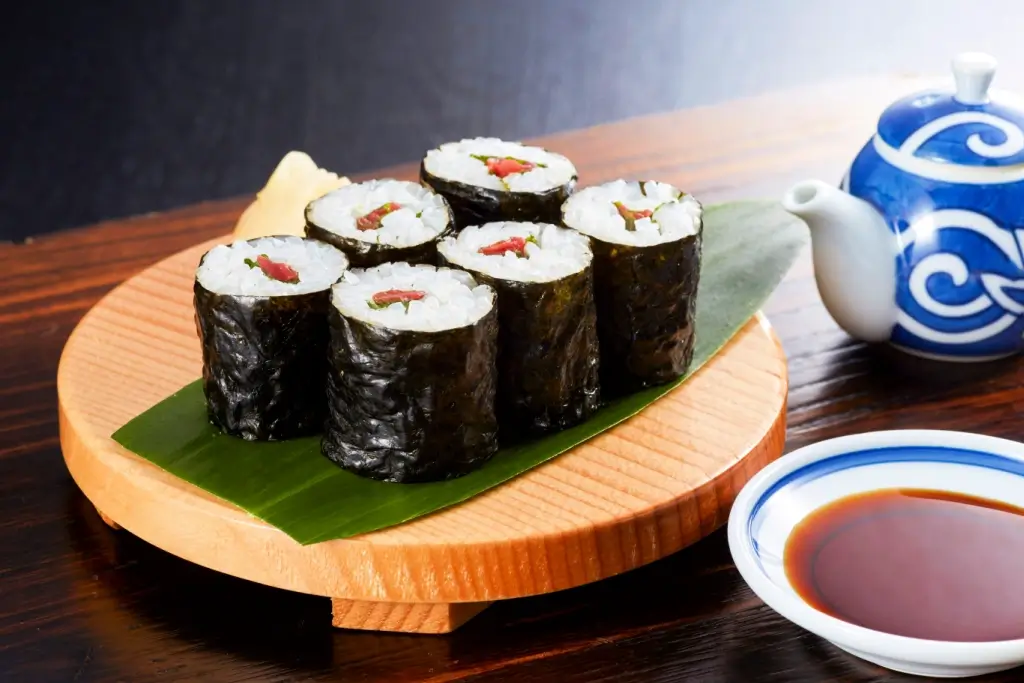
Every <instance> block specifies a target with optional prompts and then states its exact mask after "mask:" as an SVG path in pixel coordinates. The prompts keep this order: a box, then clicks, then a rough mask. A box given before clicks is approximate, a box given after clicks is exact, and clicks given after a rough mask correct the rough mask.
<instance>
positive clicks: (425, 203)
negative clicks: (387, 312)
mask: <svg viewBox="0 0 1024 683" xmlns="http://www.w3.org/2000/svg"><path fill="white" fill-rule="evenodd" d="M305 213H306V228H305V230H306V236H307V237H311V238H313V239H317V240H320V241H322V242H327V243H328V244H332V245H334V246H335V247H337V248H338V249H341V250H342V251H343V252H345V255H346V256H347V257H348V259H349V261H350V263H351V265H352V267H353V268H370V267H372V266H377V265H380V264H381V263H384V262H387V261H405V262H406V263H428V264H431V265H432V264H433V263H434V262H435V260H436V259H437V246H436V244H437V240H438V239H439V238H441V237H443V236H444V235H447V234H448V233H450V232H451V231H452V230H453V229H454V225H455V224H454V221H453V220H452V212H451V209H450V208H449V206H448V202H446V201H445V199H444V197H442V196H440V195H439V194H437V193H435V192H434V191H432V190H431V189H430V188H428V187H423V186H422V185H419V184H417V183H413V182H409V181H405V180H391V179H383V180H369V181H367V182H364V183H356V184H353V185H346V186H345V187H342V188H339V189H337V190H332V191H331V192H328V193H327V194H325V195H323V196H322V197H319V198H317V199H314V200H313V201H312V202H310V203H309V204H308V205H307V206H306V212H305Z"/></svg>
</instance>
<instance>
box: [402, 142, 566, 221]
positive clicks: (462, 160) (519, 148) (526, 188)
mask: <svg viewBox="0 0 1024 683" xmlns="http://www.w3.org/2000/svg"><path fill="white" fill-rule="evenodd" d="M420 181H421V182H422V183H423V184H424V185H427V186H429V187H432V188H433V189H434V190H435V191H436V192H438V193H440V194H442V195H444V197H445V199H447V200H448V203H449V204H450V205H451V207H452V211H453V213H454V214H455V226H456V230H462V229H464V228H465V227H466V226H469V225H482V224H484V223H490V222H495V221H536V222H539V223H558V222H559V221H560V220H561V213H560V211H561V206H562V203H563V202H564V201H565V200H566V198H568V197H569V195H571V194H572V192H573V190H574V189H575V188H576V167H575V166H573V164H572V162H571V161H569V160H568V159H567V158H565V157H564V156H562V155H561V154H556V153H554V152H549V151H548V150H546V149H543V148H541V147H530V146H527V145H523V144H520V143H518V142H506V141H504V140H499V139H497V138H474V139H465V140H460V141H459V142H449V143H445V144H443V145H441V146H440V147H438V148H437V149H432V150H430V151H429V152H427V155H426V156H425V157H424V159H423V161H422V163H421V164H420Z"/></svg>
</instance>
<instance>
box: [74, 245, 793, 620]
mask: <svg viewBox="0 0 1024 683" xmlns="http://www.w3.org/2000/svg"><path fill="white" fill-rule="evenodd" d="M223 241H226V238H225V239H221V240H214V241H212V242H208V243H205V244H201V245H197V246H196V247H194V248H191V249H187V250H185V251H183V252H181V253H179V254H177V255H175V256H172V257H170V258H168V259H166V260H164V261H162V262H160V263H158V264H156V265H155V266H152V267H151V268H149V269H148V270H146V271H144V272H143V273H141V274H139V275H137V276H135V277H133V278H131V279H130V280H128V281H127V282H125V283H124V284H123V285H121V286H119V287H118V288H117V289H115V290H114V291H113V292H111V293H110V294H109V295H107V296H106V297H105V298H104V299H102V300H101V301H100V302H99V303H98V304H97V305H96V306H95V307H94V308H93V309H92V310H91V311H90V312H89V313H88V314H87V315H86V316H85V317H84V318H83V319H82V321H81V323H80V324H79V325H78V327H77V328H76V329H75V331H74V332H73V334H72V335H71V337H70V338H69V339H68V342H67V344H66V346H65V347H64V352H63V354H62V357H61V362H60V369H59V371H58V378H57V386H58V394H59V410H60V440H61V446H62V449H63V452H64V458H65V461H66V463H67V466H68V469H69V470H70V472H71V475H72V476H73V478H74V480H75V482H76V483H77V484H78V486H79V487H80V488H81V489H82V491H83V492H84V494H85V495H86V496H87V497H88V498H89V500H90V501H91V502H92V503H93V505H95V506H96V508H97V510H98V511H99V512H100V515H101V516H102V517H103V519H104V520H105V521H106V522H107V523H108V524H110V525H111V526H112V527H114V528H124V529H126V530H127V531H129V532H131V533H133V534H135V535H136V536H138V537H140V538H142V539H144V540H146V541H147V542H149V543H151V544H153V545H155V546H157V547H160V548H162V549H164V550H166V551H167V552H170V553H173V554H174V555H177V556H179V557H182V558H184V559H186V560H189V561H191V562H195V563H197V564H200V565H203V566H206V567H209V568H211V569H215V570H217V571H221V572H225V573H227V574H231V575H234V576H238V577H241V578H245V579H249V580H251V581H257V582H259V583H263V584H267V585H271V586H276V587H279V588H284V589H288V590H293V591H299V592H302V593H310V594H314V595H322V596H326V597H330V598H332V605H333V610H334V624H335V626H338V627H343V628H358V629H373V630H384V631H403V632H418V633H445V632H448V631H451V630H453V629H455V628H457V627H458V626H459V625H460V624H462V623H463V622H465V621H466V620H468V619H470V618H471V617H473V616H474V615H475V614H477V613H479V612H480V611H481V610H482V609H484V608H485V607H486V606H487V605H488V604H490V602H492V601H494V600H505V599H509V598H516V597H522V596H527V595H534V594H538V593H548V592H552V591H557V590H562V589H565V588H571V587H573V586H578V585H581V584H585V583H589V582H592V581H597V580H599V579H603V578H606V577H609V576H613V575H615V574H619V573H621V572H624V571H627V570H629V569H633V568H635V567H638V566H641V565H644V564H647V563H649V562H652V561H654V560H657V559H658V558H661V557H664V556H666V555H668V554H670V553H674V552H676V551H678V550H680V549H681V548H684V547H686V546H688V545H690V544H692V543H694V542H695V541H697V540H699V539H701V538H702V537H704V536H706V535H707V534H709V533H711V532H712V531H714V530H715V529H717V528H718V527H720V526H721V525H722V524H723V523H724V522H725V521H726V518H727V515H728V512H729V509H730V506H731V505H732V502H733V500H734V498H735V496H736V494H737V493H738V491H739V489H740V488H741V487H742V486H743V484H744V483H746V482H747V480H748V479H749V478H750V477H751V476H753V474H754V473H755V472H757V471H758V470H759V469H760V468H762V467H763V466H765V465H766V464H768V463H769V462H770V461H772V460H774V459H775V458H777V457H778V456H779V455H780V454H781V453H782V449H783V444H784V440H785V427H786V425H785V407H786V395H787V387H788V380H787V374H786V358H785V355H784V353H783V351H782V347H781V345H780V344H779V341H778V339H777V338H776V336H775V334H774V332H773V331H772V329H771V327H770V326H769V325H768V322H767V320H766V319H765V318H764V317H763V316H761V315H760V314H759V315H758V316H757V317H755V318H754V319H753V320H751V321H750V322H749V323H748V324H747V325H746V327H745V328H744V329H743V330H742V331H741V332H739V333H738V334H737V335H736V337H734V338H733V340H732V341H731V342H730V344H729V345H728V346H727V347H726V348H725V349H723V350H722V351H721V352H720V353H719V354H718V355H717V356H715V357H714V358H713V359H712V360H711V361H710V362H709V363H708V364H707V365H706V366H705V367H704V368H702V369H701V370H700V371H699V372H698V373H697V374H696V375H694V377H692V378H691V379H690V380H689V381H688V382H686V383H685V384H684V385H682V386H681V387H679V388H678V389H676V390H674V391H672V392H671V393H669V394H667V395H666V396H664V397H663V398H661V399H660V400H658V401H657V402H655V403H654V404H652V405H650V406H649V407H647V408H646V409H645V410H644V411H643V412H642V413H640V414H639V415H637V416H635V417H633V418H631V419H629V420H627V421H626V422H623V423H622V424H620V425H618V426H616V427H614V428H613V429H611V430H609V431H607V432H605V433H603V434H601V435H599V436H597V437H595V438H593V439H591V440H590V441H588V442H586V443H585V444H582V445H580V446H578V447H576V448H575V449H573V450H571V451H569V452H567V453H565V454H563V455H561V456H559V457H557V458H555V459H553V460H551V461H550V462H548V463H546V464H544V465H542V466H540V467H537V468H535V469H534V470H531V471H530V472H528V473H526V474H524V475H521V476H519V477H517V478H516V479H513V480H512V481H510V482H507V483H506V484H504V485H502V486H499V487H497V488H495V489H492V490H490V491H488V492H486V493H484V494H481V495H479V496H477V497H475V498H473V499H471V500H469V501H467V502H465V503H462V504H460V505H457V506H455V507H452V508H449V509H447V510H443V511H440V512H437V513H434V514H432V515H428V516H426V517H423V518H420V519H418V520H415V521H413V522H409V523H406V524H403V525H401V526H397V527H392V528H390V529H386V530H382V531H378V532H374V533H371V534H365V535H363V536H359V537H355V538H351V539H342V540H334V541H328V542H324V543H318V544H315V545H310V546H302V545H299V544H298V543H296V542H295V541H293V540H292V539H291V538H289V537H288V536H287V535H285V534H284V533H283V532H281V531H279V530H277V529H276V528H274V527H271V526H270V525H268V524H265V523H263V522H262V521H260V520H258V519H256V518H254V517H252V516H251V515H249V514H248V513H246V512H245V511H243V510H241V509H239V508H237V507H235V506H234V505H231V504H229V503H226V502H224V501H223V500H221V499H219V498H216V497H214V496H212V495H210V494H208V493H206V492H204V491H202V490H200V489H198V488H196V487H194V486H192V485H190V484H188V483H185V482H184V481H182V480H180V479H178V478H176V477H174V476H173V475H171V474H169V473H167V472H165V471H163V470H161V469H160V468H158V467H156V466H155V465H153V464H151V463H149V462H148V461H146V460H143V459H142V458H139V457H137V456H135V455H134V454H132V453H130V452H128V451H127V450H125V449H124V448H122V447H121V446H120V445H118V444H117V443H115V442H114V441H113V440H111V438H110V435H111V434H112V433H113V432H114V431H115V430H116V429H118V428H119V427H121V426H122V425H123V424H124V423H126V422H127V421H129V420H130V419H131V418H133V417H135V416H136V415H138V414H139V413H141V412H143V411H144V410H146V409H147V408H149V407H151V406H152V405H154V404H156V403H158V402H159V401H160V400H162V399H164V398H165V397H167V396H168V395H169V394H171V393H173V392H174V391H176V390H177V389H180V388H181V387H182V386H184V385H185V384H188V383H189V382H191V381H193V380H195V379H196V378H197V377H199V376H200V375H201V370H202V362H201V356H200V347H199V342H198V339H197V338H196V331H195V324H194V322H193V309H192V278H193V275H194V272H195V267H196V264H197V263H198V260H199V257H200V255H201V254H202V253H203V252H205V251H206V250H207V249H209V248H210V247H211V246H213V245H214V244H216V243H219V242H223ZM241 476H244V473H242V474H241Z"/></svg>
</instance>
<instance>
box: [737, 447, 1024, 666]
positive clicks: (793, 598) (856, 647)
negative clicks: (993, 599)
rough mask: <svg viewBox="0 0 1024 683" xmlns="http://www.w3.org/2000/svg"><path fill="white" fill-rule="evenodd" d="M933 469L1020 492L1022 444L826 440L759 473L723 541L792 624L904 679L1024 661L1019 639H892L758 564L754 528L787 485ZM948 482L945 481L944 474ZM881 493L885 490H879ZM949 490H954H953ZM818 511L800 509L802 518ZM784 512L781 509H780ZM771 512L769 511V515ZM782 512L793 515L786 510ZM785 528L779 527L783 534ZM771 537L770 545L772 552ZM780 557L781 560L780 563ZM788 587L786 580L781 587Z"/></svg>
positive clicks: (741, 569) (740, 498) (743, 573)
mask: <svg viewBox="0 0 1024 683" xmlns="http://www.w3.org/2000/svg"><path fill="white" fill-rule="evenodd" d="M904 463H910V464H911V466H912V465H913V463H934V464H935V465H936V466H937V468H936V469H938V468H939V467H948V466H954V467H956V466H965V467H970V468H976V469H979V470H984V471H988V472H989V473H990V475H994V474H995V473H1001V474H1005V475H1011V476H1012V477H1014V478H1017V477H1020V478H1021V481H1022V486H1024V444H1021V443H1018V442H1015V441H1010V440H1007V439H1000V438H996V437H989V436H982V435H977V434H969V433H965V432H953V431H944V430H893V431H881V432H870V433H865V434H857V435H851V436H844V437H839V438H835V439H829V440H826V441H822V442H819V443H816V444H813V445H810V446H806V447H804V448H801V449H798V450H796V451H793V452H792V453H790V454H788V455H786V456H783V457H782V458H780V459H779V460H776V461H775V462H773V463H771V464H770V465H768V466H767V467H765V468H764V469H762V470H761V471H760V472H758V473H757V474H756V475H755V476H754V477H753V478H752V479H751V480H750V481H749V482H748V483H747V484H746V486H744V487H743V489H742V490H741V491H740V493H739V495H738V496H737V498H736V501H735V502H734V504H733V508H732V511H731V512H730V515H729V522H728V542H729V549H730V552H731V553H732V556H733V559H734V561H735V563H736V567H737V569H738V570H739V572H740V574H741V576H742V577H743V579H744V581H745V582H746V583H747V585H748V586H750V588H751V590H753V591H754V593H755V594H756V595H757V596H758V597H760V598H761V599H762V600H763V601H764V602H765V603H766V604H767V605H768V606H769V607H771V608H772V609H773V610H775V611H776V612H778V613H779V614H781V615H782V616H783V617H785V618H787V619H789V620H790V621H792V622H793V623H795V624H796V625H798V626H800V627H802V628H804V629H806V630H808V631H810V632H812V633H814V634H816V635H818V636H820V637H822V638H825V639H826V640H829V641H831V642H832V643H834V644H835V645H837V646H838V647H840V648H842V649H844V650H847V651H849V652H851V653H853V654H855V655H857V656H859V657H862V658H864V659H868V660H869V661H874V662H876V663H879V664H881V665H883V666H886V667H888V668H891V669H896V670H900V671H906V672H908V673H922V672H928V674H927V675H938V676H967V675H977V674H978V673H985V672H992V671H998V670H1003V669H1008V668H1012V667H1015V666H1018V665H1020V664H1022V663H1024V639H1018V640H1004V641H989V642H946V641H935V640H925V639H919V638H910V637H906V636H896V635H892V634H888V633H883V632H879V631H875V630H872V629H868V628H865V627H862V626H858V625H855V624H852V623H849V622H846V621H843V620H841V619H837V618H835V617H832V616H830V615H828V614H825V613H823V612H820V611H818V610H816V609H814V608H813V607H811V606H810V605H808V604H807V603H806V602H804V601H803V600H802V599H801V598H800V597H799V595H798V594H797V593H796V592H795V591H794V590H793V589H792V588H791V587H789V586H788V585H779V584H777V583H776V580H775V579H773V578H772V577H770V576H769V574H768V573H767V572H766V570H765V568H764V566H763V564H762V561H761V560H762V549H761V547H760V546H759V545H758V542H757V539H756V536H757V531H758V530H757V528H755V527H754V526H753V524H754V522H755V520H757V519H758V515H759V513H762V511H766V508H765V506H766V504H767V503H768V502H769V500H770V499H771V498H772V497H773V496H775V495H778V494H779V492H780V491H783V490H784V489H789V488H790V487H801V486H806V485H811V484H812V482H814V481H815V480H818V479H821V478H822V477H825V476H829V475H831V476H835V477H843V474H842V473H843V472H849V475H850V481H852V480H853V478H854V477H863V476H866V474H867V470H864V469H862V468H868V467H871V466H880V467H884V466H888V465H893V464H895V465H897V466H900V465H902V464H904ZM901 476H902V475H901ZM943 476H945V475H943ZM878 488H886V486H885V485H884V484H883V485H880V486H878ZM950 490H954V491H955V490H957V487H956V486H952V487H950ZM817 505H819V504H818V503H815V504H814V505H812V506H811V507H810V508H809V509H808V510H806V511H802V510H799V511H798V512H801V515H800V516H799V517H798V518H797V521H798V520H799V519H802V518H803V516H804V515H806V514H807V513H809V512H810V511H811V510H813V509H814V508H815V506H817ZM783 507H785V505H784V506H783ZM767 513H768V514H770V512H767ZM787 514H793V513H792V510H787ZM786 526H788V520H787V523H786V524H783V525H781V526H777V527H776V528H777V529H779V528H785V527H786ZM777 541H778V532H777V531H776V534H775V540H774V542H773V547H777V545H776V544H777ZM777 559H781V558H777ZM786 583H787V584H788V581H787V582H786Z"/></svg>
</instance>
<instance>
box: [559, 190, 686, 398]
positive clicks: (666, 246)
mask: <svg viewBox="0 0 1024 683" xmlns="http://www.w3.org/2000/svg"><path fill="white" fill-rule="evenodd" d="M563 222H564V224H565V226H566V227H568V228H571V229H573V230H577V231H579V232H581V233H583V234H585V235H588V236H589V237H590V238H591V246H592V248H593V251H594V295H595V298H596V301H597V310H598V318H597V329H598V337H599V339H600V345H601V385H602V389H603V390H605V391H606V393H607V394H609V395H612V394H620V393H623V392H629V391H634V390H637V389H642V388H645V387H649V386H654V385H657V384H663V383H665V382H669V381H671V380H673V379H676V378H678V377H681V376H683V375H685V374H686V372H687V370H688V369H689V366H690V362H691V361H692V358H693V344H694V328H693V325H694V315H695V312H696V303H697V285H698V282H699V279H700V264H701V244H702V231H703V209H702V207H701V205H700V202H698V201H697V200H696V199H694V198H693V197H692V196H691V195H688V194H686V193H684V192H681V191H680V190H679V189H677V188H675V187H673V186H672V185H668V184H666V183H659V182H653V181H646V182H644V181H640V182H626V181H624V180H616V181H613V182H610V183H606V184H604V185H597V186H593V187H588V188H586V189H584V190H581V191H580V192H577V193H576V194H574V195H573V196H572V197H570V198H569V199H568V201H566V203H565V205H564V207H563Z"/></svg>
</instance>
